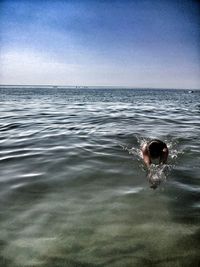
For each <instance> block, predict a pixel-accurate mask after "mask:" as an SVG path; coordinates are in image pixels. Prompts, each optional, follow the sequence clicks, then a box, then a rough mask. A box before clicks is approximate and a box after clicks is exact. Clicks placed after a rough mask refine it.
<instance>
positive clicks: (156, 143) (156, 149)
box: [148, 140, 166, 159]
mask: <svg viewBox="0 0 200 267" xmlns="http://www.w3.org/2000/svg"><path fill="white" fill-rule="evenodd" d="M165 148H166V145H165V143H163V142H162V141H160V140H153V141H151V142H150V143H149V144H148V151H149V154H150V156H151V158H154V159H156V158H159V157H160V156H161V154H162V151H163V149H165Z"/></svg>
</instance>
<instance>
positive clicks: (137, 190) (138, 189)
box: [117, 186, 143, 195]
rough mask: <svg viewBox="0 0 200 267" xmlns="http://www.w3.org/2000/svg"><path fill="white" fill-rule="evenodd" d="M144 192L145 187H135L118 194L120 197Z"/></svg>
mask: <svg viewBox="0 0 200 267" xmlns="http://www.w3.org/2000/svg"><path fill="white" fill-rule="evenodd" d="M142 190H143V187H140V186H138V187H133V188H124V189H120V190H118V191H117V192H118V194H120V195H128V194H137V193H139V192H140V191H142Z"/></svg>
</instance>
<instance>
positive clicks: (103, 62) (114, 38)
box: [0, 0, 200, 88]
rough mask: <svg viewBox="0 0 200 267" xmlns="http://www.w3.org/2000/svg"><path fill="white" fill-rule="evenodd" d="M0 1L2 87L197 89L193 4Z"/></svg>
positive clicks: (195, 10)
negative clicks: (4, 85)
mask: <svg viewBox="0 0 200 267" xmlns="http://www.w3.org/2000/svg"><path fill="white" fill-rule="evenodd" d="M0 3H1V7H0V29H1V30H0V34H1V46H0V48H1V62H2V64H1V71H0V74H1V78H0V82H1V84H53V85H56V84H57V85H88V86H90V85H96V86H106V85H108V86H128V87H129V86H130V87H158V88H200V78H199V77H200V75H199V74H200V53H199V39H200V36H199V22H200V21H199V15H200V14H199V11H200V6H199V4H198V1H192V0H190V1H184V0H182V1H181V0H179V1H177V0H174V1H173V0H172V1H170V0H166V1H165V0H157V1H156V0H154V1H153V0H151V1H150V0H140V1H139V0H135V1H128V0H123V1H122V0H121V1H117V0H116V1H114V0H110V1H109V0H107V1H102V0H101V1H100V0H98V1H95V0H93V1H92V0H82V1H81V0H79V1H78V0H77V1H76V0H54V1H53V0H48V1H47V0H46V1H45V0H43V1H42V0H35V1H34V0H33V1H31V0H29V1H28V0H12V1H10V0H2V1H0Z"/></svg>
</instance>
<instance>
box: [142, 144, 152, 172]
mask: <svg viewBox="0 0 200 267" xmlns="http://www.w3.org/2000/svg"><path fill="white" fill-rule="evenodd" d="M142 156H143V160H144V163H145V164H146V166H147V167H148V168H149V167H150V165H151V159H150V157H149V153H148V150H147V147H146V145H145V146H143V147H142Z"/></svg>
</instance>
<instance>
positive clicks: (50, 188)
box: [0, 87, 200, 267]
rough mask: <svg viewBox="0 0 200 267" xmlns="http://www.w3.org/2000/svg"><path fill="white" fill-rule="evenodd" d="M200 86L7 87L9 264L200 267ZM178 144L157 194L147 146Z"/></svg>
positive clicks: (0, 225) (0, 117) (0, 223)
mask: <svg viewBox="0 0 200 267" xmlns="http://www.w3.org/2000/svg"><path fill="white" fill-rule="evenodd" d="M199 103H200V91H194V92H193V93H188V91H187V90H151V89H141V90H137V89H72V88H71V89H70V88H68V89H63V88H53V89H52V88H17V87H16V88H3V87H1V88H0V185H1V186H0V229H1V231H0V255H1V258H0V265H1V266H11V267H21V266H27V267H28V266H41V267H43V266H44V267H47V266H48V267H49V266H67V267H75V266H80V267H81V266H84V267H91V266H94V267H95V266H96V267H103V266H108V267H118V266H120V267H121V266H127V267H129V266H131V267H132V266H144V267H145V266H163V267H165V266H180V267H182V266H185V267H188V266H198V264H199V262H200V256H199V255H200V248H199V240H200V230H199V215H200V213H199V209H200V201H199V200H200V197H199V195H200V176H199V173H200V164H199V162H200V153H199V145H200V141H199V137H200V122H199V115H200V104H199ZM151 138H158V139H161V140H163V141H165V142H166V143H167V145H168V147H169V149H170V155H169V161H168V165H167V166H166V167H167V169H166V170H165V171H163V172H162V174H164V177H163V176H162V177H161V178H162V181H161V183H160V185H159V187H158V188H157V189H156V190H152V189H151V188H150V186H149V182H148V179H147V171H146V169H145V167H144V165H143V162H142V159H141V155H140V147H141V145H142V144H143V143H144V142H147V141H148V140H150V139H151Z"/></svg>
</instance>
